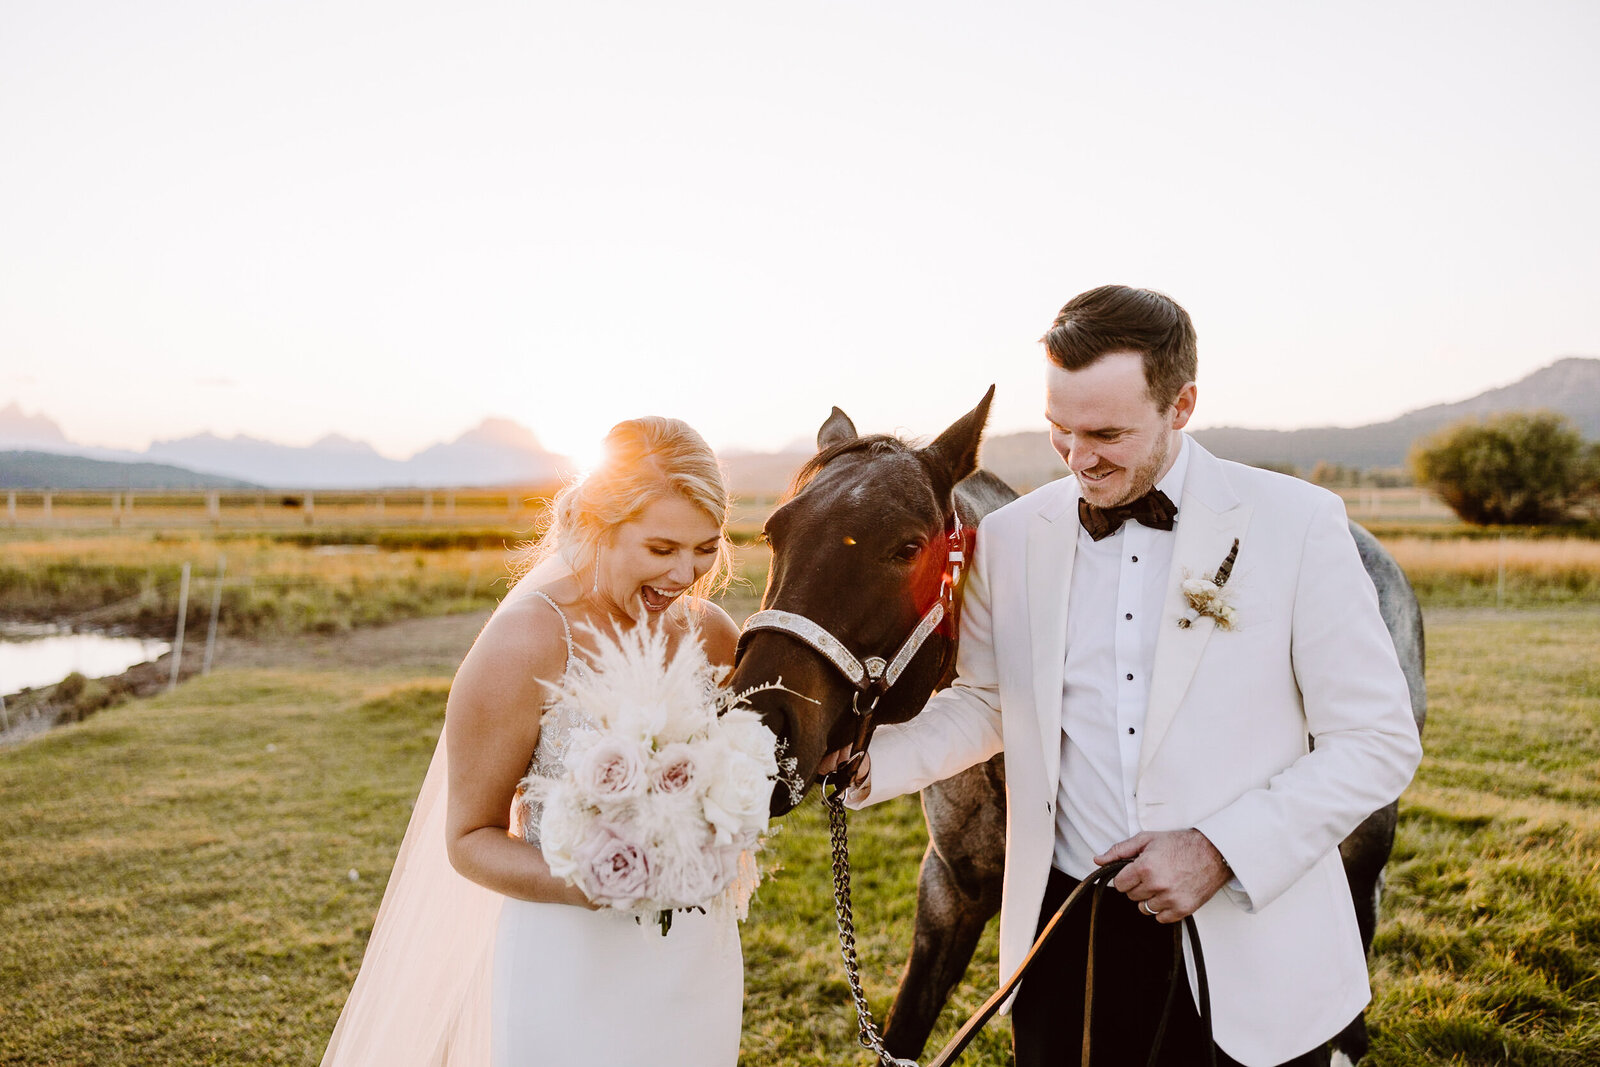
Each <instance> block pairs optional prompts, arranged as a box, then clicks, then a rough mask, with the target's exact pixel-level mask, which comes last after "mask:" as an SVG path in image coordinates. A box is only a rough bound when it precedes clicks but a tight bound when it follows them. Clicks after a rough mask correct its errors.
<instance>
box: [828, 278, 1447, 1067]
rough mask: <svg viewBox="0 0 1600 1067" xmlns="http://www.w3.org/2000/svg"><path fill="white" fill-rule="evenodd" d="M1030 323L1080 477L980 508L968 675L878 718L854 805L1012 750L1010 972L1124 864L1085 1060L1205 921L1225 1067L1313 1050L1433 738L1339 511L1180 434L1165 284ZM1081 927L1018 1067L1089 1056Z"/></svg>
mask: <svg viewBox="0 0 1600 1067" xmlns="http://www.w3.org/2000/svg"><path fill="white" fill-rule="evenodd" d="M1043 340H1044V344H1045V346H1046V349H1047V352H1048V356H1049V361H1048V364H1047V366H1046V368H1045V375H1046V389H1045V397H1046V408H1045V410H1046V415H1047V417H1048V419H1049V422H1050V435H1051V443H1052V444H1053V445H1054V446H1055V448H1056V451H1057V452H1059V453H1060V454H1061V457H1062V459H1063V460H1065V461H1066V463H1067V466H1068V467H1069V468H1070V469H1071V472H1072V474H1073V476H1074V477H1072V478H1070V479H1062V480H1060V481H1057V482H1054V483H1052V484H1050V485H1047V486H1045V487H1044V488H1042V489H1039V490H1038V491H1036V492H1034V493H1031V494H1029V495H1027V496H1025V497H1023V498H1022V499H1020V500H1018V501H1016V502H1014V503H1012V504H1010V505H1008V506H1007V507H1005V508H1002V509H1001V510H999V511H997V512H995V513H994V514H992V515H990V516H989V517H988V518H987V519H985V520H984V522H983V524H982V527H981V529H980V530H979V534H978V540H977V550H976V553H975V557H974V562H973V566H972V570H971V573H970V576H969V578H968V584H967V589H966V597H965V607H964V610H963V615H962V626H961V648H960V655H959V661H958V664H957V671H958V676H957V678H956V680H955V683H954V684H953V685H952V686H951V687H950V688H949V689H947V690H945V691H944V692H942V693H939V694H938V695H936V696H935V697H934V698H933V699H932V700H931V701H929V703H928V705H927V707H926V708H925V709H924V710H923V711H922V712H921V714H919V715H918V716H917V717H916V718H915V719H913V720H911V721H910V722H909V723H906V724H904V725H901V726H884V727H883V728H881V729H880V730H878V732H877V735H876V737H875V739H874V740H873V743H872V749H871V755H870V757H866V758H864V759H863V760H862V764H861V767H860V769H859V770H858V771H857V775H856V778H855V784H854V785H853V787H852V789H851V790H850V792H849V793H848V794H847V800H848V801H849V802H850V803H851V805H852V806H853V807H861V806H864V805H865V804H871V803H876V802H878V801H881V800H885V799H888V798H890V797H893V796H898V795H901V794H904V793H909V792H914V791H916V790H919V789H921V788H922V787H923V786H925V785H927V784H928V783H930V782H933V781H936V780H938V779H941V778H946V777H949V776H950V775H953V774H955V773H957V772H959V771H961V770H962V769H964V768H966V767H968V766H971V765H972V764H974V763H977V762H980V761H982V760H985V759H987V758H989V757H990V756H992V755H993V754H994V753H996V752H997V751H1000V750H1001V749H1004V751H1005V765H1006V788H1007V802H1008V808H1007V829H1006V869H1005V891H1004V898H1003V903H1002V906H1001V912H1000V970H1001V974H1002V976H1008V975H1010V974H1011V973H1012V971H1014V970H1015V969H1016V968H1017V966H1019V965H1020V963H1021V962H1022V959H1023V957H1024V956H1025V955H1026V954H1027V952H1028V949H1029V946H1030V945H1031V943H1032V941H1033V939H1034V936H1035V934H1036V933H1037V931H1038V930H1039V929H1041V928H1042V926H1043V923H1044V922H1045V921H1046V920H1047V919H1048V918H1049V917H1050V916H1051V915H1052V914H1053V913H1054V912H1055V909H1056V908H1057V907H1058V906H1059V904H1060V903H1061V901H1062V900H1064V899H1065V898H1066V896H1067V894H1068V893H1069V892H1070V891H1071V889H1072V887H1073V886H1075V885H1076V884H1077V883H1078V881H1079V880H1080V879H1082V878H1084V877H1086V876H1087V875H1088V874H1089V873H1090V872H1091V871H1093V870H1094V869H1095V867H1097V866H1099V865H1101V864H1105V863H1109V862H1111V861H1113V860H1117V859H1131V860H1132V861H1133V862H1132V863H1131V864H1130V865H1129V866H1128V867H1127V868H1125V869H1124V870H1123V871H1122V872H1121V873H1120V874H1118V875H1117V877H1116V880H1115V881H1114V882H1113V885H1114V887H1115V888H1116V889H1118V890H1120V891H1121V893H1120V894H1118V893H1108V894H1107V895H1106V899H1105V901H1104V902H1103V904H1102V907H1101V916H1100V920H1099V924H1100V925H1099V926H1098V927H1097V929H1096V933H1095V944H1096V958H1095V984H1094V991H1095V992H1094V998H1093V1009H1094V1021H1093V1024H1092V1026H1093V1033H1092V1037H1093V1045H1094V1048H1095V1050H1096V1052H1095V1060H1096V1062H1097V1063H1099V1062H1104V1063H1139V1064H1142V1063H1144V1062H1145V1061H1146V1058H1147V1057H1148V1055H1149V1050H1150V1045H1151V1042H1152V1037H1153V1033H1154V1031H1155V1028H1156V1021H1157V1019H1158V1018H1159V1016H1160V1014H1161V1008H1162V1003H1163V999H1164V994H1165V990H1166V985H1167V977H1168V973H1169V967H1170V966H1171V962H1172V927H1171V924H1173V923H1177V922H1180V921H1181V920H1182V919H1183V917H1184V916H1186V915H1190V914H1193V915H1194V917H1195V921H1196V923H1197V926H1198V930H1199V936H1200V941H1201V945H1202V947H1203V948H1204V951H1205V961H1206V967H1207V973H1208V976H1209V979H1210V990H1211V1004H1212V1014H1213V1025H1214V1036H1215V1041H1216V1044H1217V1046H1218V1050H1219V1055H1218V1057H1217V1062H1219V1063H1224V1064H1227V1063H1240V1064H1246V1065H1249V1067H1265V1065H1269V1064H1297V1065H1298V1064H1326V1063H1328V1057H1329V1053H1328V1047H1327V1043H1328V1041H1329V1039H1330V1038H1331V1037H1332V1036H1333V1035H1334V1034H1335V1033H1337V1032H1338V1031H1339V1030H1340V1029H1341V1028H1342V1027H1343V1026H1344V1025H1345V1024H1346V1023H1348V1022H1349V1021H1350V1020H1351V1019H1353V1018H1354V1017H1355V1016H1356V1014H1357V1013H1358V1012H1359V1011H1360V1010H1361V1008H1362V1007H1363V1005H1365V1004H1366V1002H1367V1000H1368V997H1369V990H1368V986H1367V969H1366V960H1365V958H1364V956H1363V954H1362V948H1361V941H1360V937H1359V935H1358V933H1357V930H1356V919H1355V913H1354V910H1353V908H1352V906H1351V901H1350V893H1349V890H1348V888H1347V886H1346V882H1345V876H1344V871H1343V868H1342V867H1341V865H1340V861H1339V853H1338V845H1339V842H1340V840H1341V839H1342V838H1343V837H1344V836H1345V835H1346V834H1348V833H1349V832H1350V831H1351V830H1352V829H1353V828H1354V827H1355V826H1356V824H1357V823H1359V822H1360V821H1361V820H1362V819H1363V818H1364V817H1366V816H1367V815H1368V814H1369V813H1371V812H1372V811H1374V810H1376V809H1378V808H1380V807H1383V806H1384V805H1385V804H1387V803H1388V802H1389V801H1391V800H1393V799H1394V798H1395V797H1397V796H1398V795H1399V794H1400V791H1401V790H1402V789H1404V788H1405V785H1406V783H1407V782H1408V781H1410V779H1411V775H1412V773H1413V771H1415V769H1416V767H1417V763H1418V761H1419V759H1420V758H1421V748H1420V745H1419V744H1418V740H1417V731H1416V727H1415V726H1414V725H1413V722H1412V718H1411V711H1410V700H1409V697H1408V695H1407V690H1406V682H1405V679H1404V677H1403V676H1402V675H1401V672H1400V666H1399V663H1398V662H1397V660H1396V657H1395V652H1394V647H1393V645H1392V644H1391V642H1390V639H1389V635H1388V632H1387V631H1386V630H1385V629H1384V625H1383V621H1382V619H1381V618H1380V617H1379V614H1378V601H1377V596H1376V593H1375V592H1374V590H1373V587H1372V583H1371V581H1370V580H1369V579H1368V578H1367V575H1366V572H1365V571H1364V570H1363V569H1362V565H1361V560H1360V558H1359V556H1358V555H1357V552H1356V547H1355V544H1354V542H1353V541H1352V540H1351V538H1350V534H1349V531H1348V529H1347V527H1346V519H1345V514H1344V508H1343V505H1342V504H1341V502H1340V501H1339V499H1338V497H1336V496H1334V495H1333V494H1331V493H1328V492H1326V491H1324V490H1322V489H1319V488H1317V487H1315V486H1312V485H1310V484H1308V483H1305V482H1302V481H1298V480H1296V479H1294V478H1288V477H1285V476H1283V475H1279V474H1273V473H1270V472H1267V471H1261V470H1257V469H1254V468H1250V467H1245V466H1241V465H1239V464H1236V463H1229V462H1225V461H1222V460H1219V459H1217V458H1215V457H1214V456H1212V455H1211V454H1210V453H1209V452H1207V451H1206V450H1205V449H1204V448H1201V447H1200V445H1199V444H1197V443H1196V442H1195V441H1194V440H1193V439H1192V438H1190V437H1189V436H1188V435H1187V434H1185V433H1184V432H1183V428H1184V426H1185V425H1186V424H1187V423H1188V421H1189V418H1190V416H1191V415H1192V414H1193V412H1194V407H1195V396H1196V390H1195V374H1196V344H1195V332H1194V327H1193V325H1192V324H1191V322H1190V320H1189V316H1188V313H1187V312H1185V311H1184V310H1183V308H1181V307H1179V306H1178V305H1177V304H1176V303H1175V302H1174V301H1172V300H1171V299H1170V298H1168V297H1166V296H1164V295H1162V294H1160V293H1155V292H1151V291H1149V290H1144V289H1130V288H1127V287H1125V286H1103V287H1101V288H1098V289H1093V290H1090V291H1089V292H1086V293H1083V294H1081V295H1079V296H1077V297H1074V298H1073V299H1072V300H1071V301H1070V302H1069V303H1068V304H1067V305H1066V307H1064V308H1062V309H1061V313H1060V315H1059V316H1058V317H1057V318H1056V321H1055V324H1054V326H1053V327H1052V328H1051V329H1050V331H1049V333H1047V334H1046V335H1045V337H1044V339H1043ZM1192 580H1204V581H1203V582H1198V581H1192ZM1204 583H1209V585H1207V584H1204ZM1074 919H1075V920H1076V921H1075V923H1073V924H1071V925H1069V926H1068V927H1067V928H1066V929H1065V930H1062V931H1059V932H1058V934H1057V936H1056V937H1055V939H1054V940H1053V941H1052V942H1051V945H1050V948H1049V950H1047V952H1046V953H1044V954H1043V956H1042V957H1041V958H1040V959H1039V960H1037V961H1036V962H1035V964H1034V966H1033V968H1032V969H1031V970H1029V972H1028V976H1027V978H1026V979H1025V980H1024V981H1023V984H1022V987H1021V990H1020V992H1019V993H1018V995H1017V997H1016V999H1015V1002H1014V1005H1013V1009H1014V1011H1013V1020H1014V1034H1015V1038H1014V1040H1015V1046H1016V1055H1017V1063H1018V1064H1019V1065H1021V1067H1034V1065H1044V1064H1051V1065H1054V1064H1076V1063H1078V1061H1079V1055H1080V1046H1081V1043H1082V1037H1083V1035H1082V1020H1083V985H1084V963H1085V941H1086V937H1087V909H1077V910H1076V911H1075V913H1074ZM1184 955H1185V958H1186V962H1187V964H1188V967H1189V969H1190V975H1189V978H1190V987H1191V991H1192V990H1193V988H1194V981H1195V979H1194V974H1193V962H1192V955H1191V952H1190V951H1189V948H1188V945H1187V943H1186V944H1185V953H1184ZM1176 1007H1177V1009H1178V1010H1177V1011H1176V1012H1175V1013H1174V1018H1173V1020H1172V1021H1171V1022H1170V1023H1169V1027H1168V1030H1169V1032H1168V1036H1167V1040H1166V1042H1165V1043H1164V1046H1163V1050H1164V1051H1163V1058H1162V1062H1163V1063H1169V1064H1195V1063H1203V1062H1205V1060H1204V1050H1203V1042H1204V1038H1203V1036H1202V1033H1203V1031H1202V1029H1201V1026H1200V1022H1199V1018H1198V1015H1197V1012H1196V1010H1195V1004H1194V1001H1193V1000H1192V999H1191V998H1189V997H1179V998H1178V1001H1177V1005H1176Z"/></svg>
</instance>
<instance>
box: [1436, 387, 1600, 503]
mask: <svg viewBox="0 0 1600 1067" xmlns="http://www.w3.org/2000/svg"><path fill="white" fill-rule="evenodd" d="M1588 454H1589V449H1588V447H1587V446H1586V445H1585V444H1584V441H1583V438H1582V436H1581V435H1580V434H1579V433H1578V431H1577V430H1576V429H1574V428H1573V427H1572V425H1571V424H1570V423H1568V422H1567V420H1566V419H1565V418H1563V417H1562V416H1560V415H1556V414H1553V413H1550V412H1510V413H1507V414H1505V415H1499V416H1496V417H1494V418H1492V419H1488V420H1486V421H1482V422H1480V421H1477V420H1469V421H1466V422H1459V423H1456V424H1455V425H1453V426H1447V427H1445V428H1444V429H1443V430H1440V431H1439V432H1438V433H1436V434H1434V435H1432V436H1431V437H1428V438H1425V439H1424V440H1421V441H1419V442H1417V443H1416V444H1415V445H1413V446H1412V450H1411V457H1410V462H1411V470H1412V473H1413V474H1414V475H1415V476H1416V479H1417V481H1418V482H1420V483H1422V484H1423V485H1427V486H1429V487H1430V488H1432V489H1433V490H1434V492H1436V493H1438V494H1439V497H1440V499H1442V500H1443V501H1444V502H1445V503H1446V504H1448V505H1449V506H1450V507H1451V509H1453V510H1454V511H1455V513H1456V514H1457V515H1460V516H1461V517H1462V518H1463V519H1465V520H1466V521H1467V522H1471V523H1476V524H1478V525H1480V526H1486V525H1489V524H1491V523H1518V524H1544V523H1555V522H1562V521H1564V520H1566V519H1567V518H1568V517H1569V516H1570V514H1571V511H1572V508H1573V506H1574V505H1575V504H1576V503H1578V501H1579V499H1580V498H1581V497H1582V495H1583V488H1584V480H1585V469H1586V466H1587V463H1588V458H1587V457H1588Z"/></svg>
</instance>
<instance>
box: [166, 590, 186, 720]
mask: <svg viewBox="0 0 1600 1067" xmlns="http://www.w3.org/2000/svg"><path fill="white" fill-rule="evenodd" d="M188 618H189V565H188V564H187V563H185V564H184V565H183V580H182V581H181V582H179V583H178V633H177V635H176V636H174V637H173V639H172V677H171V679H169V680H168V682H167V692H169V693H170V692H172V691H173V690H174V689H176V688H178V665H179V664H181V663H182V662H183V624H184V623H185V622H187V621H188Z"/></svg>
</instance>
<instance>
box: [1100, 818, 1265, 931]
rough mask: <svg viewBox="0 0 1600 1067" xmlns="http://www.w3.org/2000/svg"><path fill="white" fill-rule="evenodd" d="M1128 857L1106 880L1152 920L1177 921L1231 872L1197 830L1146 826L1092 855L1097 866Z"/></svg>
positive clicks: (1203, 900) (1229, 875) (1214, 847)
mask: <svg viewBox="0 0 1600 1067" xmlns="http://www.w3.org/2000/svg"><path fill="white" fill-rule="evenodd" d="M1116 860H1132V861H1133V862H1132V863H1129V864H1128V865H1127V866H1126V867H1124V868H1122V870H1120V871H1118V872H1117V876H1116V877H1115V878H1113V879H1112V880H1111V886H1112V888H1113V889H1119V890H1121V891H1122V892H1123V893H1124V894H1126V895H1127V897H1128V899H1129V900H1132V901H1136V902H1138V904H1139V910H1140V911H1142V912H1144V913H1145V914H1146V915H1152V916H1153V917H1154V918H1155V920H1156V922H1159V923H1175V922H1182V921H1183V920H1184V918H1185V917H1187V916H1189V915H1193V914H1194V913H1195V912H1196V911H1198V910H1199V909H1200V905H1202V904H1204V903H1205V902H1206V901H1208V900H1210V899H1211V898H1212V897H1213V896H1215V895H1216V892H1217V890H1219V889H1221V888H1222V887H1223V886H1225V885H1227V884H1228V879H1229V878H1232V877H1233V872H1232V871H1231V870H1229V868H1228V861H1227V860H1225V859H1223V858H1222V853H1220V852H1218V851H1217V847H1216V846H1215V845H1213V844H1212V843H1211V841H1210V839H1209V838H1207V837H1206V835H1205V834H1203V833H1201V832H1200V831H1199V830H1195V829H1189V830H1160V831H1151V830H1146V831H1144V832H1143V833H1137V834H1134V835H1133V836H1132V837H1130V838H1128V839H1127V840H1126V841H1119V842H1117V843H1116V844H1115V845H1112V846H1111V847H1110V848H1108V849H1106V851H1105V852H1104V853H1103V854H1101V855H1099V856H1096V857H1095V858H1094V861H1095V862H1096V863H1098V864H1100V865H1102V866H1104V865H1105V864H1107V863H1112V862H1115V861H1116Z"/></svg>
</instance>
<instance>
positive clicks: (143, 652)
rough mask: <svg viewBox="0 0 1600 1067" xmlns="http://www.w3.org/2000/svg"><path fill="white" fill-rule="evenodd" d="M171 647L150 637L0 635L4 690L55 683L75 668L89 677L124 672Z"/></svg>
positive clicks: (0, 676) (1, 689)
mask: <svg viewBox="0 0 1600 1067" xmlns="http://www.w3.org/2000/svg"><path fill="white" fill-rule="evenodd" d="M171 648H172V645H171V643H170V642H167V641H158V640H155V639H153V638H147V637H109V636H107V635H106V634H64V633H38V634H30V633H15V632H11V633H6V634H4V635H3V636H0V693H15V692H16V691H17V690H19V689H26V688H30V687H38V686H41V685H54V684H55V683H57V682H59V681H61V679H63V678H65V677H66V676H67V675H69V674H71V673H72V672H73V671H78V672H79V673H81V674H83V675H85V676H86V677H89V678H105V677H107V676H109V675H113V674H121V673H122V672H123V671H125V670H127V669H128V668H129V667H132V666H133V665H134V664H136V663H146V662H148V661H150V660H153V659H155V658H156V657H158V656H161V655H164V654H165V653H166V652H168V651H169V650H170V649H171Z"/></svg>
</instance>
